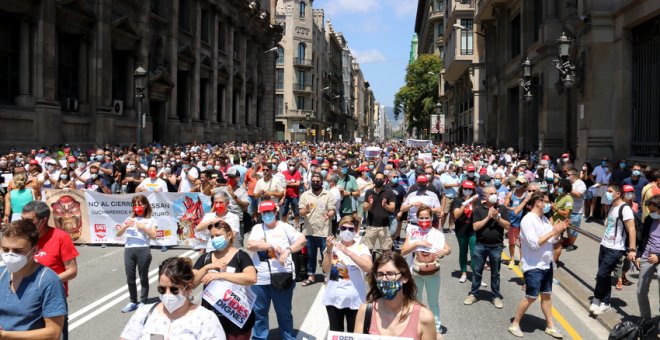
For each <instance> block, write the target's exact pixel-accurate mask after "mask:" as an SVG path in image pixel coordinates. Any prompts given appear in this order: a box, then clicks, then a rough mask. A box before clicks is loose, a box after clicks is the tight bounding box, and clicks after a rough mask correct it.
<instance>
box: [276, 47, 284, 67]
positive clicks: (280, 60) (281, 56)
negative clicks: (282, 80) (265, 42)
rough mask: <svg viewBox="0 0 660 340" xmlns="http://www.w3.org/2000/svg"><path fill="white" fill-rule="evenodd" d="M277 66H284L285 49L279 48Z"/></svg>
mask: <svg viewBox="0 0 660 340" xmlns="http://www.w3.org/2000/svg"><path fill="white" fill-rule="evenodd" d="M277 64H278V65H282V64H284V49H283V48H282V46H277Z"/></svg>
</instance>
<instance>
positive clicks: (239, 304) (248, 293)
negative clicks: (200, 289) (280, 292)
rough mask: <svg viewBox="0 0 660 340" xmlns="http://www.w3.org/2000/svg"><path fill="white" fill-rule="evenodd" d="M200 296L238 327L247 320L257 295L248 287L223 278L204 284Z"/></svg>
mask: <svg viewBox="0 0 660 340" xmlns="http://www.w3.org/2000/svg"><path fill="white" fill-rule="evenodd" d="M202 297H203V298H204V300H206V302H208V303H209V304H211V305H212V306H213V307H214V308H215V309H217V310H218V311H219V312H220V313H221V314H222V315H224V316H225V317H226V318H227V319H229V320H230V321H231V322H233V323H234V324H235V325H236V326H238V327H241V328H242V327H243V325H245V322H247V319H248V317H249V316H250V313H251V312H252V307H254V302H255V301H256V300H257V295H256V294H255V293H254V292H253V291H252V289H250V287H246V286H241V285H237V284H234V283H231V282H229V281H225V280H214V281H211V283H209V285H208V286H206V289H204V293H202Z"/></svg>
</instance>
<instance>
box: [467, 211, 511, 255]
mask: <svg viewBox="0 0 660 340" xmlns="http://www.w3.org/2000/svg"><path fill="white" fill-rule="evenodd" d="M496 209H497V210H498V211H499V213H500V218H502V219H504V220H505V221H507V222H508V221H509V210H507V209H506V208H505V207H503V206H499V207H497V208H496ZM487 217H488V206H486V205H484V203H483V202H479V203H477V204H476V205H475V207H474V212H473V213H472V223H477V222H479V221H483V220H485V219H486V218H487ZM475 233H476V235H477V243H482V244H488V245H496V244H502V242H504V228H502V226H500V224H499V223H497V221H495V220H494V219H490V220H489V221H488V223H487V224H486V225H485V226H484V227H483V228H481V229H479V230H477V231H476V232H475Z"/></svg>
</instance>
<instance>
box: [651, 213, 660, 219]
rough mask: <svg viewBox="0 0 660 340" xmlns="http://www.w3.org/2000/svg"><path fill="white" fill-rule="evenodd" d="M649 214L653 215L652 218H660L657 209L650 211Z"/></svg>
mask: <svg viewBox="0 0 660 340" xmlns="http://www.w3.org/2000/svg"><path fill="white" fill-rule="evenodd" d="M649 216H651V218H652V219H654V220H660V213H658V212H657V211H656V212H652V213H649Z"/></svg>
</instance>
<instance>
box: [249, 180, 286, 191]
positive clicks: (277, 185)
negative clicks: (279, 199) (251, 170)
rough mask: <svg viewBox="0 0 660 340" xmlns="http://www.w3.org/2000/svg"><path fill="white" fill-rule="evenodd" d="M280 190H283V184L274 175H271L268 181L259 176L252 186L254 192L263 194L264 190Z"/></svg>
mask: <svg viewBox="0 0 660 340" xmlns="http://www.w3.org/2000/svg"><path fill="white" fill-rule="evenodd" d="M274 191H277V192H282V191H284V186H282V181H280V180H279V179H278V178H276V177H275V176H273V177H271V179H270V181H266V180H265V179H263V178H261V179H260V180H258V181H257V184H256V185H255V186H254V192H255V193H261V194H265V193H266V192H274Z"/></svg>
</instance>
